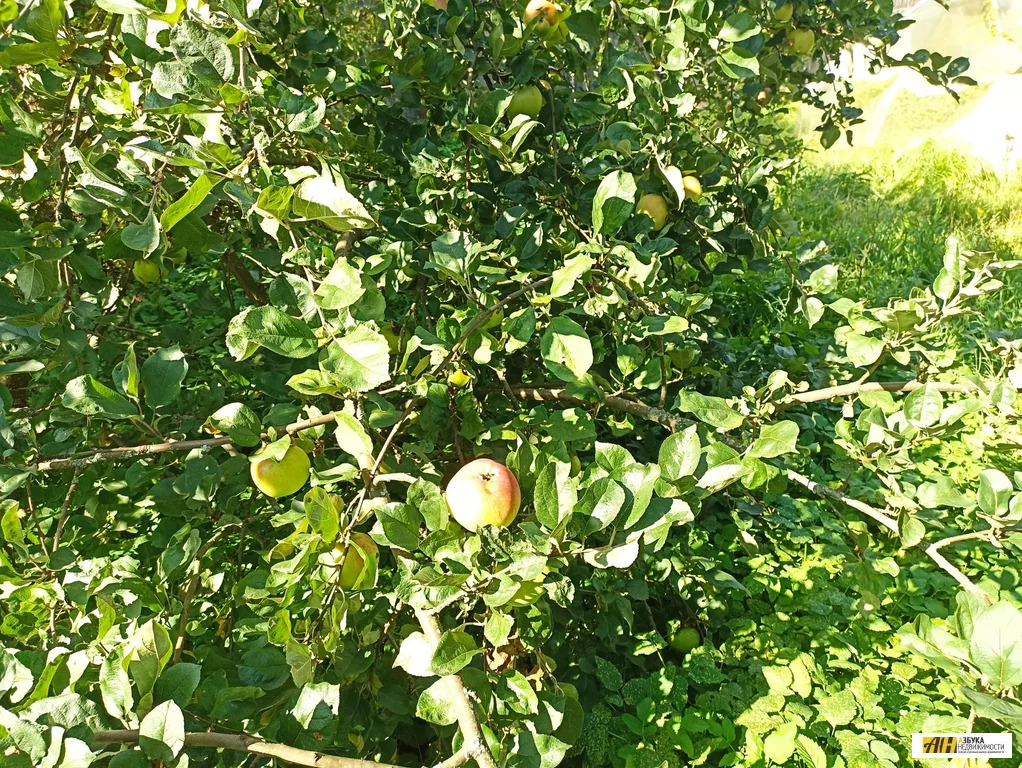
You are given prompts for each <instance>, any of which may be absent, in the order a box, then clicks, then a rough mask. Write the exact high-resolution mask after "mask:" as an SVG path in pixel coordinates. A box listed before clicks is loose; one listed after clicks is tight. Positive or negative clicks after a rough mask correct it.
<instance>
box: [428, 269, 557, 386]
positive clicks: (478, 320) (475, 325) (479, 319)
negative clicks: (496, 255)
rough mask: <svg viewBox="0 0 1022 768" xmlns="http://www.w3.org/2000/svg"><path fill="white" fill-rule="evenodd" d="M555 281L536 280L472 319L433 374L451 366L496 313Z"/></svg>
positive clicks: (546, 279)
mask: <svg viewBox="0 0 1022 768" xmlns="http://www.w3.org/2000/svg"><path fill="white" fill-rule="evenodd" d="M553 279H554V276H553V275H550V276H549V277H544V278H541V279H539V280H536V281H535V282H532V283H529V284H528V285H526V286H523V287H522V288H519V289H518V290H517V291H515V292H514V293H512V294H510V295H508V296H505V297H504V298H503V299H501V300H500V301H498V302H497V303H496V304H494V305H493V306H492V307H487V308H486V309H484V310H483V311H482V312H480V313H479V314H478V315H476V316H475V317H474V318H472V322H470V323H469V324H468V327H467V328H465V331H464V333H462V334H461V336H460V337H458V340H457V341H456V342H454V346H453V347H451V351H450V352H448V353H447V356H446V357H445V358H444V359H443V360H442V361H441V362H440V364H439V365H438V366H437V367H436V368H434V369H433V373H434V374H436V373H439V372H440V371H442V370H443V369H444V368H446V367H447V366H448V365H450V363H451V361H452V360H453V359H454V356H455V355H457V354H458V350H459V349H461V345H462V344H464V343H465V342H466V341H468V337H469V336H471V335H472V334H473V333H475V332H476V331H477V330H478V329H479V327H480V326H481V325H482V324H483V323H485V322H486V321H487V319H489V317H490V316H491V315H492V314H493V313H494V312H497V311H499V310H501V309H503V308H504V307H506V306H507V305H508V304H510V303H511V302H512V301H514V300H515V299H517V298H518V297H519V296H524V295H525V294H526V293H528V292H529V291H531V290H534V289H536V288H538V287H539V286H541V285H543V284H545V283H549V282H550V281H551V280H553Z"/></svg>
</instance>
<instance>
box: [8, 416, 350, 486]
mask: <svg viewBox="0 0 1022 768" xmlns="http://www.w3.org/2000/svg"><path fill="white" fill-rule="evenodd" d="M334 420H335V419H334V414H333V413H332V412H331V413H325V414H323V415H322V416H317V417H316V418H314V419H305V420H303V421H296V422H295V423H294V424H288V425H287V426H286V427H285V428H284V431H285V432H287V434H289V435H293V434H295V433H297V432H301V431H303V430H306V429H312V428H313V427H321V426H323V425H324V424H330V423H331V422H333V421H334ZM221 445H232V443H231V438H229V437H210V438H206V439H203V440H169V441H167V442H166V443H152V444H150V445H133V446H126V447H123V448H107V449H103V450H98V451H84V452H82V453H75V454H72V455H70V456H61V457H60V458H56V459H47V460H46V461H40V462H37V463H36V464H33V465H31V466H29V467H27V468H26V469H27V470H28V471H29V472H52V471H53V470H55V469H69V468H72V467H73V468H75V469H84V468H85V467H88V466H90V465H92V464H98V463H100V462H104V461H117V460H118V459H134V458H137V457H139V456H149V455H152V454H156V453H169V452H171V451H175V452H176V451H192V450H195V449H196V448H215V447H217V446H221Z"/></svg>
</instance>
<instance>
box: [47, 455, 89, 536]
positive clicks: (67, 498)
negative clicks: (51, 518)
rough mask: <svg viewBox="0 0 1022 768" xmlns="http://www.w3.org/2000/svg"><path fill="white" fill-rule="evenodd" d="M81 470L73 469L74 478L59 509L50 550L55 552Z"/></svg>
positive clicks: (69, 510)
mask: <svg viewBox="0 0 1022 768" xmlns="http://www.w3.org/2000/svg"><path fill="white" fill-rule="evenodd" d="M81 474H82V470H81V468H75V474H74V477H72V478H71V485H70V486H68V489H67V495H66V496H64V503H63V505H62V506H61V508H60V520H58V521H57V530H56V531H55V532H54V534H53V546H52V547H51V549H52V550H53V551H54V552H56V551H57V547H59V546H60V537H61V534H63V533H64V526H65V525H66V524H67V518H68V515H69V514H70V512H71V497H72V496H73V495H74V492H75V490H76V489H77V488H78V478H79V477H81Z"/></svg>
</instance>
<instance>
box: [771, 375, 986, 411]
mask: <svg viewBox="0 0 1022 768" xmlns="http://www.w3.org/2000/svg"><path fill="white" fill-rule="evenodd" d="M927 384H929V385H930V386H931V387H935V388H936V389H937V390H938V391H940V392H976V391H977V390H978V389H979V387H977V386H976V385H975V384H972V383H971V382H964V383H960V384H952V383H950V382H945V381H930V382H923V381H872V382H858V381H854V382H852V383H851V384H840V385H838V386H836V387H825V388H824V389H814V390H811V391H809V392H797V393H795V394H793V395H788V396H787V397H785V398H782V399H781V400H778V401H777V402H776V403H775V405H776V406H777V407H778V408H786V407H790V406H792V405H797V404H799V403H817V402H820V401H821V400H834V399H836V398H839V397H850V396H852V395H858V394H861V393H862V392H912V391H913V390H916V389H921V388H922V387H925V386H926V385H927Z"/></svg>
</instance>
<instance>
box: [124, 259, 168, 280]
mask: <svg viewBox="0 0 1022 768" xmlns="http://www.w3.org/2000/svg"><path fill="white" fill-rule="evenodd" d="M131 274H133V275H134V276H135V279H136V280H138V281H139V282H140V283H142V285H153V284H155V283H158V282H160V277H161V274H160V265H159V264H157V263H156V262H155V261H149V260H148V259H139V260H138V261H136V262H135V263H134V265H133V266H132V267H131Z"/></svg>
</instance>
